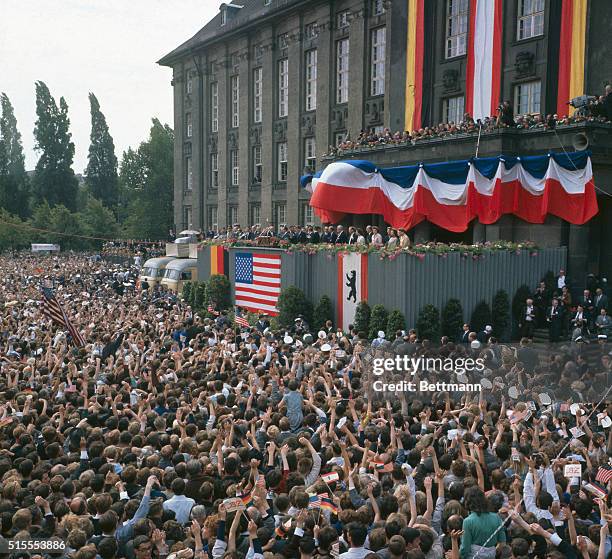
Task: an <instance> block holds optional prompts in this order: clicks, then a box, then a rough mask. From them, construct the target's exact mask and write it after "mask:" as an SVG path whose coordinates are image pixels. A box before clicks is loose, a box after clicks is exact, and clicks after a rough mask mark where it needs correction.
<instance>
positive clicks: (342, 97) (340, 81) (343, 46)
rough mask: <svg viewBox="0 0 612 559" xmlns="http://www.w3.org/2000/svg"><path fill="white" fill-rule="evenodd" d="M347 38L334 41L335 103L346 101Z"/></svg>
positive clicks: (347, 70)
mask: <svg viewBox="0 0 612 559" xmlns="http://www.w3.org/2000/svg"><path fill="white" fill-rule="evenodd" d="M348 78H349V40H348V39H342V40H340V41H338V42H337V43H336V103H339V104H340V103H348Z"/></svg>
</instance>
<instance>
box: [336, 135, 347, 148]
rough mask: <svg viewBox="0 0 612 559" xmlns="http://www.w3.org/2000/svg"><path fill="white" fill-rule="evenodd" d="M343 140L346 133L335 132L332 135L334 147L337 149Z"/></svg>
mask: <svg viewBox="0 0 612 559" xmlns="http://www.w3.org/2000/svg"><path fill="white" fill-rule="evenodd" d="M344 140H346V132H336V134H335V135H334V146H335V147H338V146H339V145H340V144H341V143H342V142H344Z"/></svg>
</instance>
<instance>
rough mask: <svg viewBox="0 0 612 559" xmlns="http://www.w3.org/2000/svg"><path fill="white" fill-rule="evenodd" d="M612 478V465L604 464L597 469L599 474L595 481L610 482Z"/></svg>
mask: <svg viewBox="0 0 612 559" xmlns="http://www.w3.org/2000/svg"><path fill="white" fill-rule="evenodd" d="M611 479H612V466H610V465H609V464H604V465H603V466H599V470H597V475H596V476H595V481H598V482H600V483H604V484H605V483H608V482H609V481H610V480H611Z"/></svg>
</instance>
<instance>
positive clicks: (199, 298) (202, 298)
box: [192, 282, 206, 311]
mask: <svg viewBox="0 0 612 559" xmlns="http://www.w3.org/2000/svg"><path fill="white" fill-rule="evenodd" d="M192 300H193V308H194V309H195V310H197V311H203V310H206V283H204V282H199V283H195V284H194V287H193V295H192Z"/></svg>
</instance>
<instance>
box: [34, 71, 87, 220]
mask: <svg viewBox="0 0 612 559" xmlns="http://www.w3.org/2000/svg"><path fill="white" fill-rule="evenodd" d="M36 115H37V117H38V118H37V120H36V126H35V128H34V136H35V138H36V145H35V147H36V149H37V150H38V151H40V152H41V155H40V159H39V160H38V163H37V164H36V174H35V175H34V183H33V187H34V193H35V195H36V197H37V199H39V200H46V201H47V202H48V203H49V205H50V206H51V207H53V206H64V207H65V208H66V209H67V210H68V211H74V210H76V200H77V191H78V181H77V179H76V177H75V176H74V171H73V170H72V162H73V159H74V143H73V142H72V140H71V137H72V134H71V133H70V132H69V128H70V119H69V118H68V105H67V104H66V100H65V99H64V98H63V97H61V98H60V102H59V106H58V105H57V104H56V102H55V99H54V98H53V96H52V95H51V93H50V92H49V88H48V87H47V86H46V85H45V84H44V83H43V82H40V81H39V82H36Z"/></svg>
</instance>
